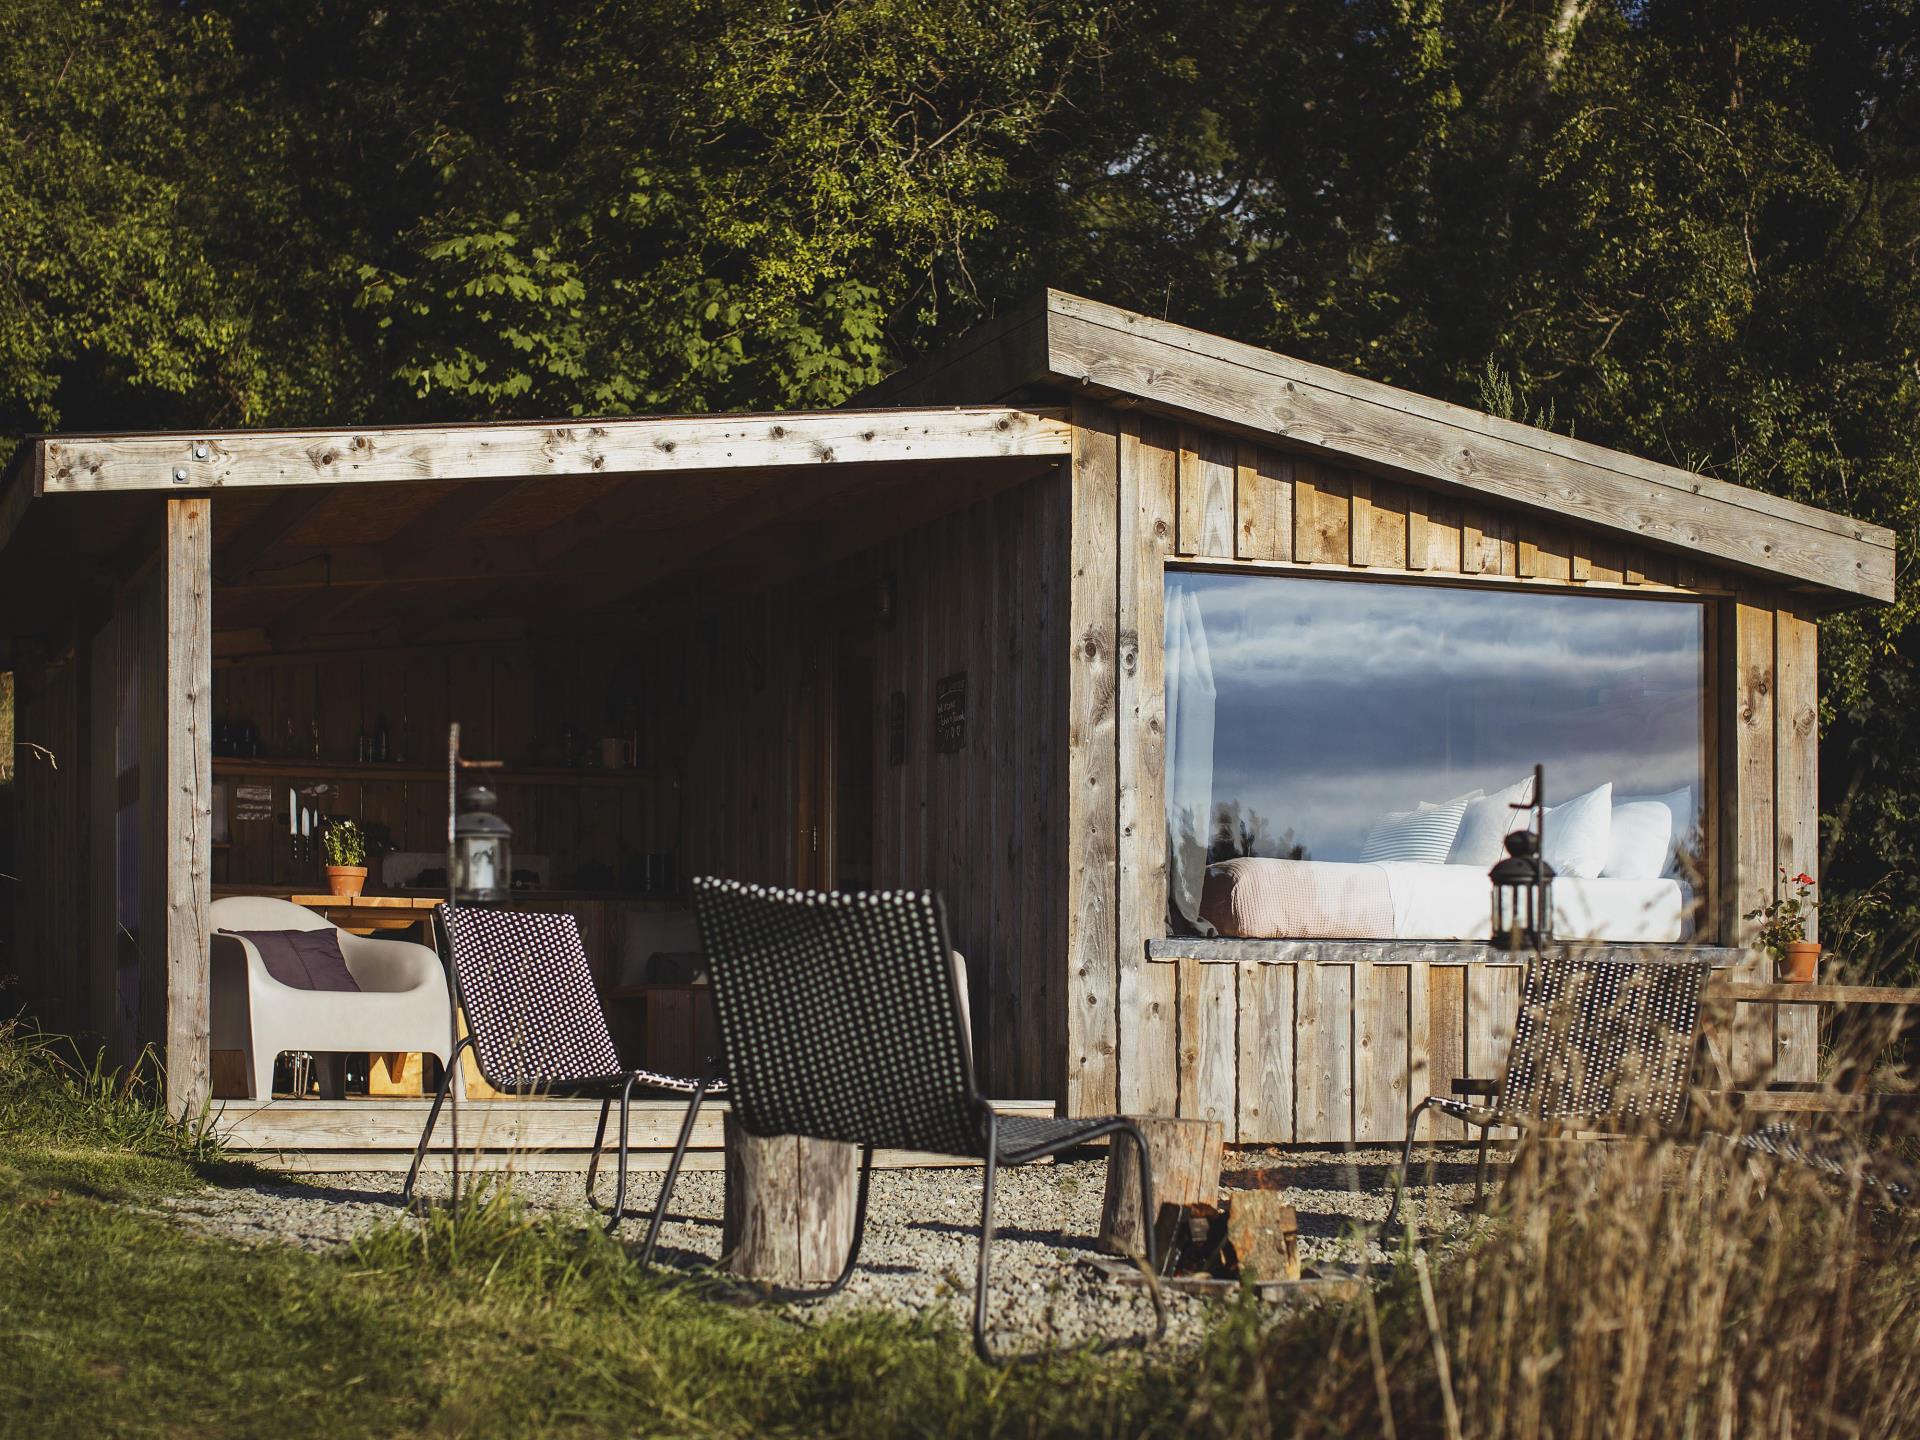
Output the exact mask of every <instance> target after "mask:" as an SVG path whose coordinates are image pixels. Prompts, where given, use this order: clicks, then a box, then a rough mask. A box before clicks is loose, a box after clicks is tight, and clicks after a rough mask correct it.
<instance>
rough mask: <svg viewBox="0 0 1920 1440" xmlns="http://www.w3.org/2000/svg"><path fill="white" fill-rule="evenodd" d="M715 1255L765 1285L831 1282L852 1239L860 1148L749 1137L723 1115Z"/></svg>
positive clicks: (787, 1137) (746, 1277) (794, 1137)
mask: <svg viewBox="0 0 1920 1440" xmlns="http://www.w3.org/2000/svg"><path fill="white" fill-rule="evenodd" d="M726 1147H727V1159H726V1165H727V1169H726V1176H727V1195H726V1210H725V1220H724V1224H723V1228H722V1232H721V1240H720V1253H721V1255H722V1257H723V1260H722V1263H723V1264H724V1265H725V1266H726V1268H727V1270H728V1272H729V1273H730V1274H733V1275H737V1276H739V1277H740V1278H741V1279H743V1280H755V1281H759V1282H761V1283H763V1284H768V1285H783V1286H785V1285H819V1284H824V1283H826V1282H828V1281H832V1280H837V1279H838V1278H839V1276H840V1271H841V1270H842V1269H843V1268H844V1267H845V1265H846V1263H847V1251H848V1249H849V1248H850V1247H851V1246H852V1244H853V1219H854V1206H855V1202H856V1201H857V1199H858V1197H859V1174H860V1147H859V1146H857V1145H846V1144H841V1143H840V1142H838V1141H834V1140H810V1139H806V1138H804V1137H802V1136H799V1135H776V1136H773V1137H771V1138H762V1137H760V1136H757V1135H749V1134H748V1133H747V1132H746V1131H745V1130H743V1129H742V1128H741V1127H740V1125H739V1124H738V1122H736V1121H735V1120H734V1118H733V1116H731V1115H729V1116H727V1118H726Z"/></svg>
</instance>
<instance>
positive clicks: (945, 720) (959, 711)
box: [933, 670, 967, 755]
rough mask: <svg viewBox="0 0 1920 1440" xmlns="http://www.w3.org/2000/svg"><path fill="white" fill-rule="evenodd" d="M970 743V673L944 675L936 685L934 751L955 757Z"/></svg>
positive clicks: (934, 689) (934, 698) (934, 694)
mask: <svg viewBox="0 0 1920 1440" xmlns="http://www.w3.org/2000/svg"><path fill="white" fill-rule="evenodd" d="M966 743H967V672H966V671H964V670H962V671H961V672H960V673H959V674H958V675H943V676H941V677H940V679H938V680H936V681H935V682H934V685H933V748H934V749H936V750H938V751H939V752H940V753H941V754H942V755H951V754H953V753H954V752H955V751H956V750H961V749H964V748H965V747H966Z"/></svg>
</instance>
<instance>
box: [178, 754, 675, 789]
mask: <svg viewBox="0 0 1920 1440" xmlns="http://www.w3.org/2000/svg"><path fill="white" fill-rule="evenodd" d="M469 773H479V774H484V775H486V776H487V777H488V779H489V780H490V781H492V782H494V783H505V784H508V785H609V786H616V787H623V786H650V785H652V784H654V782H655V780H656V779H657V778H658V777H656V776H655V775H654V774H653V773H652V772H651V771H647V770H592V769H587V768H585V767H584V766H573V767H568V766H553V765H546V766H541V765H527V766H506V767H503V768H501V769H499V770H487V771H480V772H469ZM213 775H214V778H215V779H216V780H217V779H219V778H221V777H222V776H231V777H233V778H235V779H252V778H258V779H262V780H363V781H364V780H386V781H392V782H396V783H406V782H416V781H429V780H432V781H438V782H440V783H441V784H445V783H446V779H447V772H446V769H445V768H444V767H440V768H434V767H429V766H424V765H394V764H385V765H383V764H380V763H378V762H376V761H361V760H275V759H271V758H269V757H265V756H261V757H258V758H255V757H252V756H239V755H216V756H214V757H213Z"/></svg>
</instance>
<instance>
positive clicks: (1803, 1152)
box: [1715, 1121, 1916, 1207]
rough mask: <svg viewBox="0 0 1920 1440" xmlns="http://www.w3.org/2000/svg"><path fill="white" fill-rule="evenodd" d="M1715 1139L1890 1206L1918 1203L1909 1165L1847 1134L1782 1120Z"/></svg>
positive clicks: (1742, 1151)
mask: <svg viewBox="0 0 1920 1440" xmlns="http://www.w3.org/2000/svg"><path fill="white" fill-rule="evenodd" d="M1715 1138H1717V1139H1719V1140H1720V1141H1721V1142H1722V1143H1724V1144H1726V1145H1729V1146H1731V1147H1732V1148H1733V1149H1734V1150H1736V1151H1739V1152H1741V1153H1743V1154H1745V1155H1748V1156H1759V1157H1764V1158H1765V1159H1766V1160H1768V1161H1771V1162H1773V1163H1775V1164H1788V1165H1797V1166H1799V1167H1800V1168H1802V1169H1804V1170H1811V1171H1813V1172H1814V1173H1815V1174H1817V1175H1821V1176H1824V1177H1825V1178H1827V1179H1829V1180H1838V1181H1840V1182H1842V1183H1843V1184H1846V1185H1849V1186H1852V1185H1858V1186H1859V1187H1860V1190H1861V1192H1862V1193H1863V1194H1866V1195H1869V1196H1874V1197H1878V1198H1879V1199H1880V1200H1881V1201H1882V1202H1883V1203H1884V1204H1886V1205H1888V1206H1890V1207H1905V1206H1908V1205H1911V1204H1912V1203H1913V1198H1914V1192H1915V1187H1916V1180H1915V1177H1914V1174H1913V1170H1912V1168H1911V1167H1910V1166H1908V1165H1905V1164H1903V1163H1902V1162H1901V1161H1900V1160H1899V1158H1898V1157H1896V1156H1894V1155H1892V1154H1889V1153H1884V1152H1876V1151H1874V1150H1871V1149H1869V1148H1868V1147H1866V1146H1864V1145H1861V1144H1860V1143H1859V1142H1858V1141H1855V1140H1853V1139H1850V1138H1849V1137H1847V1136H1844V1135H1818V1134H1815V1133H1813V1132H1812V1131H1809V1130H1803V1129H1801V1128H1800V1127H1799V1126H1797V1125H1793V1124H1789V1123H1787V1122H1785V1121H1779V1122H1776V1123H1775V1124H1772V1125H1763V1126H1762V1127H1761V1128H1760V1129H1758V1130H1753V1131H1749V1132H1748V1133H1747V1134H1744V1135H1720V1136H1717V1137H1715Z"/></svg>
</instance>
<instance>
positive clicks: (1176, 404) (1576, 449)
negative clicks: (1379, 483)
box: [857, 290, 1894, 609]
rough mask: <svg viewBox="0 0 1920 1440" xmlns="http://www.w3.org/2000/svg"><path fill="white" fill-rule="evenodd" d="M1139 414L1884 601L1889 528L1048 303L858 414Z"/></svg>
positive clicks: (1848, 602)
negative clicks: (1064, 397) (1056, 410)
mask: <svg viewBox="0 0 1920 1440" xmlns="http://www.w3.org/2000/svg"><path fill="white" fill-rule="evenodd" d="M1061 392H1067V393H1069V394H1085V395H1090V396H1094V397H1098V398H1101V399H1105V400H1109V401H1113V402H1115V403H1119V404H1123V405H1137V406H1141V407H1144V408H1148V409H1151V410H1155V411H1158V412H1161V413H1164V414H1168V415H1171V416H1175V417H1178V418H1181V419H1185V420H1188V421H1192V422H1196V423H1200V424H1205V425H1210V426H1212V427H1214V428H1218V429H1223V430H1228V431H1233V432H1237V433H1239V434H1242V435H1245V436H1249V437H1252V438H1255V439H1258V440H1260V441H1263V442H1265V443H1268V444H1271V445H1274V446H1277V447H1279V448H1283V449H1291V450H1294V451H1296V452H1304V453H1309V454H1311V453H1319V454H1322V455H1337V456H1339V457H1341V459H1342V461H1343V463H1348V464H1353V465H1357V466H1359V467H1361V468H1364V469H1373V470H1376V471H1378V472H1379V473H1381V474H1383V475H1386V476H1389V477H1392V478H1396V479H1400V480H1406V481H1411V482H1413V483H1415V484H1422V485H1426V486H1430V487H1433V488H1437V489H1440V490H1442V491H1449V492H1455V493H1458V494H1462V495H1469V496H1479V497H1482V498H1483V499H1485V500H1489V501H1494V502H1497V503H1500V504H1503V505H1507V506H1511V507H1518V508H1520V509H1525V510H1536V511H1541V512H1544V513H1548V514H1551V515H1553V516H1554V517H1555V518H1556V519H1557V520H1563V521H1571V522H1574V523H1577V524H1579V525H1583V526H1586V527H1589V528H1591V529H1593V530H1597V531H1601V532H1606V533H1608V534H1611V535H1617V536H1626V537H1630V538H1631V539H1632V540H1633V541H1634V542H1635V543H1636V544H1640V545H1646V546H1650V547H1654V548H1657V549H1664V550H1667V551H1675V552H1682V553H1686V554H1691V555H1696V556H1706V557H1711V558H1712V559H1713V560H1714V561H1717V562H1720V563H1722V564H1725V565H1728V566H1731V567H1733V568H1735V569H1738V570H1742V571H1746V572H1748V573H1750V574H1754V575H1758V576H1763V577H1765V578H1766V579H1768V580H1769V581H1771V582H1773V583H1775V584H1785V585H1787V586H1788V587H1790V588H1793V589H1796V590H1800V591H1804V592H1810V593H1812V594H1814V595H1815V596H1817V597H1818V599H1819V601H1820V603H1821V605H1822V607H1823V608H1830V609H1841V608H1845V607H1848V606H1853V605H1858V604H1861V603H1863V602H1882V603H1885V602H1890V601H1891V600H1892V599H1893V596H1894V537H1893V532H1892V531H1891V530H1887V529H1885V528H1883V527H1881V526H1878V525H1870V524H1867V523H1866V522H1864V521H1860V520H1855V519H1852V518H1850V517H1848V516H1846V515H1841V514H1836V513H1835V512H1833V511H1829V510H1821V509H1817V508H1815V507H1814V506H1811V505H1803V504H1800V503H1798V502H1796V501H1793V500H1785V499H1781V498H1780V497H1778V496H1775V495H1770V494H1767V493H1766V492H1764V491H1761V490H1753V489H1749V488H1747V487H1745V486H1741V485H1734V484H1730V483H1728V482H1727V481H1724V480H1715V479H1711V478H1709V477H1707V476H1704V475H1697V474H1694V473H1692V472H1691V471H1687V470H1682V469H1679V468H1677V467H1675V466H1671V465H1662V464H1659V463H1657V462H1655V461H1652V460H1645V459H1642V458H1640V457H1639V456H1635V455H1628V454H1624V453H1622V452H1620V451H1618V450H1609V449H1607V448H1606V447H1604V446H1601V445H1594V444H1590V443H1589V442H1587V441H1584V440H1575V439H1573V438H1571V437H1569V436H1566V435H1560V434H1556V433H1554V432H1553V431H1550V430H1541V429H1538V428H1536V427H1534V426H1531V425H1522V424H1518V423H1516V422H1514V421H1511V420H1502V419H1500V418H1498V417H1497V416H1493V415H1487V414H1483V413H1482V412H1480V411H1477V410H1470V409H1468V408H1467V407H1465V406H1463V405H1454V404H1450V403H1448V402H1447V401H1444V400H1435V399H1432V398H1430V397H1428V396H1425V395H1418V394H1415V393H1413V392H1412V391H1408V390H1401V389H1398V388H1396V387H1394V386H1391V385H1383V384H1381V383H1379V382H1378V381H1373V380H1365V379H1362V378H1360V377H1359V376H1356V375H1349V374H1346V373H1345V372H1343V371H1339V370H1332V369H1328V368H1327V367H1325V366H1322V365H1311V364H1308V363H1307V362H1305V361H1302V360H1295V359H1292V358H1290V357H1289V356H1285V355H1280V354H1276V353H1274V352H1273V351H1270V350H1261V349H1258V348H1256V347H1254V346H1252V345H1242V344H1239V343H1237V342H1235V341H1232V340H1225V339H1222V338H1221V337H1219V336H1217V335H1210V334H1208V333H1206V332H1204V331H1201V330H1194V329H1190V328H1188V327H1187V326H1184V325H1175V324H1171V323H1169V322H1167V321H1164V320H1155V319H1152V318H1150V317H1149V316H1145V315H1139V314H1135V313H1134V312H1132V311H1129V310H1121V309H1118V308H1116V307H1114V306H1111V305H1103V304H1100V303H1099V302H1097V301H1093V300H1087V299H1083V298H1082V297H1080V296H1078V295H1070V294H1067V293H1066V292H1064V291H1060V290H1047V291H1045V292H1043V293H1042V294H1040V295H1038V296H1036V297H1035V298H1034V299H1033V300H1032V301H1030V302H1028V303H1027V304H1025V305H1023V306H1021V307H1020V308H1019V309H1017V310H1015V311H1012V312H1010V313H1009V314H1007V315H1005V316H1002V317H1001V318H999V319H996V320H993V321H991V322H988V323H986V324H983V325H981V326H978V327H976V328H975V329H974V330H972V331H970V332H968V333H967V334H966V335H964V336H963V337H961V339H960V340H958V341H957V342H956V343H955V344H953V345H952V346H950V347H948V348H947V349H945V350H942V351H940V352H938V353H936V354H933V355H930V356H928V357H926V358H925V359H923V360H921V361H919V362H917V363H916V364H913V365H910V366H908V367H907V368H906V369H904V370H902V371H900V372H899V373H897V374H896V375H894V376H892V377H891V378H890V379H888V380H886V381H884V382H883V383H882V384H880V385H879V386H877V387H875V388H874V389H872V390H870V391H868V392H866V393H865V394H864V395H862V396H860V397H858V401H857V403H859V404H862V405H928V404H959V403H963V402H964V403H975V404H977V403H981V402H984V401H988V400H1008V399H1014V398H1018V399H1021V400H1023V401H1026V402H1029V403H1032V402H1034V401H1036V400H1037V399H1038V398H1040V397H1041V396H1047V397H1049V398H1054V399H1057V398H1058V396H1059V394H1060V393H1061Z"/></svg>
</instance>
